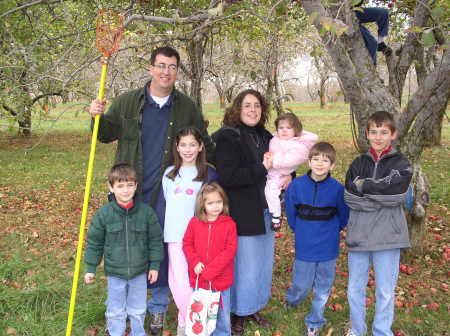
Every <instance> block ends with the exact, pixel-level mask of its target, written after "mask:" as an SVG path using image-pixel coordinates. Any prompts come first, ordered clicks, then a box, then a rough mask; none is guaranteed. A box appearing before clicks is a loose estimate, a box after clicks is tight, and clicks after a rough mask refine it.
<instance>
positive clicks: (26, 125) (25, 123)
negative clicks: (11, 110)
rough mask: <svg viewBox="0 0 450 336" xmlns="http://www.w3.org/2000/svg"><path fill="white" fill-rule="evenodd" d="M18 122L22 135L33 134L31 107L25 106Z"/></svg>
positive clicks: (19, 132)
mask: <svg viewBox="0 0 450 336" xmlns="http://www.w3.org/2000/svg"><path fill="white" fill-rule="evenodd" d="M17 123H18V124H19V131H18V135H20V136H26V137H28V136H30V135H31V107H30V106H24V108H23V112H22V113H19V116H18V118H17Z"/></svg>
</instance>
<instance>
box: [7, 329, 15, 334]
mask: <svg viewBox="0 0 450 336" xmlns="http://www.w3.org/2000/svg"><path fill="white" fill-rule="evenodd" d="M6 335H17V330H16V329H14V328H8V329H6Z"/></svg>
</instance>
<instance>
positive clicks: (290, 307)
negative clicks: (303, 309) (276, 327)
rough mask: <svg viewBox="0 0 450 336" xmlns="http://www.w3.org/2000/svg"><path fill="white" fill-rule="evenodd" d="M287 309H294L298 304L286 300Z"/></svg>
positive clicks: (285, 306)
mask: <svg viewBox="0 0 450 336" xmlns="http://www.w3.org/2000/svg"><path fill="white" fill-rule="evenodd" d="M283 307H284V308H285V309H287V310H291V309H294V308H296V307H297V305H295V304H292V303H289V302H286V303H285V304H284V306H283Z"/></svg>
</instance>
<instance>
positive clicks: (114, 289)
mask: <svg viewBox="0 0 450 336" xmlns="http://www.w3.org/2000/svg"><path fill="white" fill-rule="evenodd" d="M107 279H108V298H107V299H106V313H105V316H106V324H107V328H108V331H109V333H110V335H111V336H123V335H124V334H125V329H126V321H127V316H128V318H129V320H130V324H131V334H130V336H145V335H146V334H145V330H144V320H145V310H146V303H145V301H146V298H147V273H143V274H141V275H138V276H136V277H134V278H133V279H130V280H125V279H120V278H116V277H112V276H108V277H107Z"/></svg>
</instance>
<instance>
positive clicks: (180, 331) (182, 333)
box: [177, 325, 186, 336]
mask: <svg viewBox="0 0 450 336" xmlns="http://www.w3.org/2000/svg"><path fill="white" fill-rule="evenodd" d="M177 336H186V326H180V325H178V327H177Z"/></svg>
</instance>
